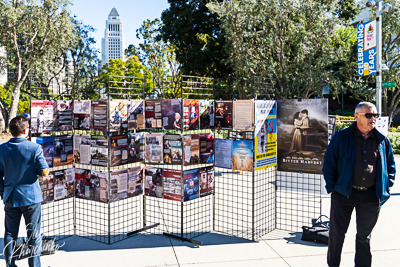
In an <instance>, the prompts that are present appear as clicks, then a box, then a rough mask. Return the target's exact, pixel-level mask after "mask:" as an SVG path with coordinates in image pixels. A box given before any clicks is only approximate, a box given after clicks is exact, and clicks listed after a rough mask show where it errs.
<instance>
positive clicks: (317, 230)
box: [301, 215, 329, 245]
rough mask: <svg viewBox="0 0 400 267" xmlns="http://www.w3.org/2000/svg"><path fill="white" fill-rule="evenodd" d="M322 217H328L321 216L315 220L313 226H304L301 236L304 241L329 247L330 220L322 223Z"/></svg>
mask: <svg viewBox="0 0 400 267" xmlns="http://www.w3.org/2000/svg"><path fill="white" fill-rule="evenodd" d="M322 217H326V216H325V215H321V216H320V217H319V218H318V219H317V220H313V225H312V226H311V227H308V226H302V227H301V228H302V229H303V235H302V236H301V240H303V241H314V242H316V243H323V244H326V245H328V240H329V218H328V217H326V218H328V221H322V220H321V219H322Z"/></svg>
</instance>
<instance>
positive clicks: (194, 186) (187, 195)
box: [183, 169, 200, 202]
mask: <svg viewBox="0 0 400 267" xmlns="http://www.w3.org/2000/svg"><path fill="white" fill-rule="evenodd" d="M199 176H200V171H199V169H192V170H186V171H183V201H184V202H186V201H189V200H193V199H196V198H198V197H199V196H200V178H199Z"/></svg>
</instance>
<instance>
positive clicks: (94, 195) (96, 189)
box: [89, 170, 107, 201]
mask: <svg viewBox="0 0 400 267" xmlns="http://www.w3.org/2000/svg"><path fill="white" fill-rule="evenodd" d="M105 175H107V173H106V172H101V171H96V170H91V176H90V188H89V190H90V199H91V200H93V201H100V191H101V189H100V180H101V179H102V178H103V179H104V176H105Z"/></svg>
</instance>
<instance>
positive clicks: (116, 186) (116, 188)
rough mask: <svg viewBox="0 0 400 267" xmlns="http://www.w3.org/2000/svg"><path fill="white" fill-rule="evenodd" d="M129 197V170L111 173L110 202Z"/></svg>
mask: <svg viewBox="0 0 400 267" xmlns="http://www.w3.org/2000/svg"><path fill="white" fill-rule="evenodd" d="M127 197H128V169H122V170H116V171H112V172H111V173H110V202H115V201H119V200H122V199H125V198H127Z"/></svg>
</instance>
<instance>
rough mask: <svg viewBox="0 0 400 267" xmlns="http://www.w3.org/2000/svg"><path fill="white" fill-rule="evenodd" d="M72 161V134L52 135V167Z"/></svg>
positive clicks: (68, 163) (71, 162)
mask: <svg viewBox="0 0 400 267" xmlns="http://www.w3.org/2000/svg"><path fill="white" fill-rule="evenodd" d="M73 163H74V148H73V140H72V135H71V134H70V135H58V136H55V137H54V167H58V166H65V165H70V164H73Z"/></svg>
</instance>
